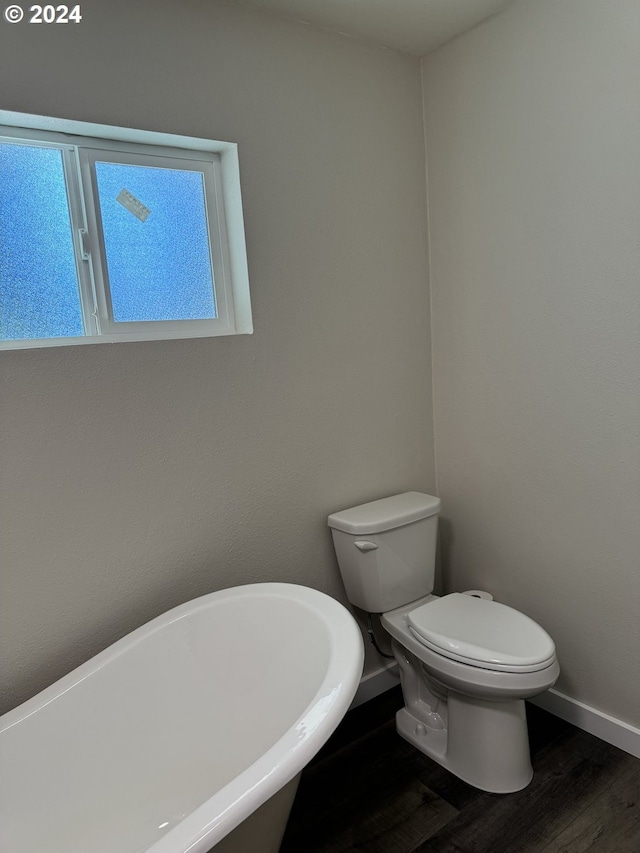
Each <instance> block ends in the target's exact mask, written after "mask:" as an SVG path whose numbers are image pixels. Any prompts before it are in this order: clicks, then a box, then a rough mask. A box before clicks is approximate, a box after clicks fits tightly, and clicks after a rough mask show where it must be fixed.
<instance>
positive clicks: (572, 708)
mask: <svg viewBox="0 0 640 853" xmlns="http://www.w3.org/2000/svg"><path fill="white" fill-rule="evenodd" d="M399 683H400V675H399V673H398V665H397V664H396V663H395V662H392V661H390V662H389V663H388V664H387V665H386V666H382V667H380V668H379V669H376V670H375V671H374V672H370V673H368V674H367V675H364V676H363V677H362V678H361V680H360V686H359V687H358V690H357V692H356V695H355V697H354V700H353V702H352V703H351V707H352V708H357V707H358V705H362V704H363V703H364V702H368V701H369V699H374V698H375V697H376V696H379V695H380V694H381V693H384V692H385V691H387V690H390V689H391V688H392V687H395V686H396V684H399ZM529 701H530V702H531V703H532V704H533V705H537V706H538V708H542V709H543V710H544V711H549V713H550V714H555V716H556V717H560V718H561V719H563V720H566V721H567V722H568V723H571V724H572V725H574V726H576V728H578V729H582V730H583V731H585V732H589V734H592V735H595V736H596V737H598V738H600V740H604V741H606V742H607V743H610V744H612V746H617V747H618V749H622V750H624V752H628V753H629V755H634V756H635V757H636V758H640V729H636V728H635V727H634V726H631V725H629V723H624V722H623V721H622V720H618V719H616V718H615V717H610V716H609V715H608V714H605V713H603V712H602V711H598V710H597V709H596V708H592V707H591V706H590V705H585V704H584V703H583V702H578V700H577V699H571V697H570V696H565V695H564V693H560V692H558V691H557V690H553V689H551V690H547V691H546V692H545V693H541V694H540V695H539V696H535V697H534V698H533V699H530V700H529Z"/></svg>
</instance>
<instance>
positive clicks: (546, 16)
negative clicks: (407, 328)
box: [424, 0, 640, 726]
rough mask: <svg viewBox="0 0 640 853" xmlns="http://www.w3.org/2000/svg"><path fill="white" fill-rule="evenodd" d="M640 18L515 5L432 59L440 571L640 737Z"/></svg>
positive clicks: (631, 9) (542, 4) (613, 7)
mask: <svg viewBox="0 0 640 853" xmlns="http://www.w3.org/2000/svg"><path fill="white" fill-rule="evenodd" d="M639 33H640V4H638V2H637V0H616V2H615V3H607V2H603V0H562V2H560V0H535V2H518V3H516V4H515V5H513V6H511V7H508V8H507V9H506V11H505V12H503V13H502V14H501V15H499V16H497V17H495V18H493V19H492V20H490V21H488V22H486V23H485V24H483V25H481V26H480V27H478V28H477V29H475V30H474V31H473V32H470V33H468V34H466V35H465V36H463V37H461V38H459V39H457V40H456V41H454V42H452V43H450V44H449V45H448V46H445V47H443V48H442V49H440V50H439V51H437V52H436V53H434V54H432V55H431V56H430V57H428V58H427V59H426V60H425V62H424V87H425V111H426V128H427V157H428V173H429V215H430V238H431V239H430V246H431V288H432V309H433V331H434V339H433V344H434V350H433V351H434V375H435V391H434V409H435V421H436V430H435V433H436V447H437V467H438V484H439V493H440V495H441V497H442V500H443V511H444V516H445V518H444V523H443V525H442V530H443V532H444V534H445V540H446V541H445V547H444V553H445V560H444V569H443V571H444V573H445V575H446V577H447V578H448V585H449V588H450V589H464V588H466V587H485V588H487V589H489V590H491V591H492V592H493V593H494V594H495V595H496V597H498V598H499V599H501V600H502V601H505V602H507V603H509V604H512V605H514V606H516V607H518V608H520V609H522V610H523V611H525V612H526V613H528V614H530V615H531V616H532V617H534V618H535V619H536V620H538V621H539V622H540V623H541V624H542V625H544V626H545V627H546V628H547V629H548V630H549V631H550V632H551V634H552V635H553V637H554V639H555V640H556V643H557V647H558V653H559V657H560V663H561V666H562V671H563V674H562V677H561V680H560V682H559V684H558V688H559V689H560V690H561V691H563V692H565V693H567V694H569V695H570V696H572V697H573V698H575V699H578V700H580V701H583V702H585V703H587V704H589V705H592V706H594V707H595V708H598V709H600V710H601V711H604V712H606V713H609V714H611V715H613V716H615V717H618V718H619V719H621V720H624V721H627V722H628V723H631V724H633V725H635V726H638V725H640V681H639V679H638V659H639V657H640V635H639V627H640V622H639V620H638V613H640V572H639V568H640V564H639V554H640V539H639V533H640V526H639V525H638V519H639V518H640V340H639V337H638V329H639V328H640V245H639V242H638V234H639V232H640V167H639V163H638V150H639V143H640V99H639V97H638V81H639V80H640V52H639V51H638V35H639Z"/></svg>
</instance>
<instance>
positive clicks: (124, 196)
mask: <svg viewBox="0 0 640 853" xmlns="http://www.w3.org/2000/svg"><path fill="white" fill-rule="evenodd" d="M116 201H119V202H120V204H121V205H122V206H123V207H126V208H127V210H128V211H129V212H130V213H133V215H134V216H135V217H137V218H138V219H139V220H140V222H146V220H147V219H148V217H149V214H150V213H151V211H150V210H149V208H148V207H145V206H144V204H143V203H142V202H141V201H139V200H138V199H137V198H136V197H135V196H134V195H132V193H130V192H129V190H125V189H124V187H123V188H122V189H121V190H120V192H119V193H118V195H117V196H116Z"/></svg>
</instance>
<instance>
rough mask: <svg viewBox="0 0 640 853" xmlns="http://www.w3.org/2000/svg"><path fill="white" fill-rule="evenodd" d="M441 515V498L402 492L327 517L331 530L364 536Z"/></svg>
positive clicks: (419, 493) (420, 493)
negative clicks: (439, 513)
mask: <svg viewBox="0 0 640 853" xmlns="http://www.w3.org/2000/svg"><path fill="white" fill-rule="evenodd" d="M438 512H440V498H436V497H434V496H433V495H424V494H422V492H404V493H403V494H401V495H392V496H391V497H389V498H382V499H381V500H378V501H370V503H366V504H361V505H360V506H354V507H351V509H345V510H343V511H342V512H334V513H333V515H330V516H329V519H328V524H329V527H332V528H333V529H334V530H342V531H343V532H344V533H353V534H355V535H356V536H362V535H363V534H367V533H381V532H382V531H384V530H392V529H393V528H394V527H402V526H404V525H405V524H411V523H412V522H413V521H420V520H421V519H423V518H428V517H429V516H430V515H436V513H438Z"/></svg>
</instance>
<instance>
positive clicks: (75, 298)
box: [0, 111, 253, 349]
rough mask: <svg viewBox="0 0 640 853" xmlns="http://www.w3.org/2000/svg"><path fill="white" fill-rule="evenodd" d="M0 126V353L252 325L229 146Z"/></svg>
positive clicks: (58, 125)
mask: <svg viewBox="0 0 640 853" xmlns="http://www.w3.org/2000/svg"><path fill="white" fill-rule="evenodd" d="M0 124H1V125H2V126H1V127H0V348H4V349H16V348H24V347H33V346H57V345H62V344H78V343H96V342H99V341H118V340H126V341H131V340H156V339H160V338H183V337H202V336H209V335H231V334H238V333H250V332H251V331H252V330H253V329H252V324H251V306H250V302H249V285H248V274H247V262H246V250H245V243H244V227H243V221H242V205H241V199H240V182H239V173H238V159H237V147H236V146H235V145H233V144H231V143H222V142H213V141H209V140H202V139H194V138H190V137H178V136H173V135H168V134H158V133H150V132H145V131H133V130H127V129H123V128H114V127H106V126H104V125H87V124H84V123H81V122H64V121H59V120H56V119H45V118H40V117H36V116H26V115H21V114H17V113H7V112H2V111H0Z"/></svg>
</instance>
